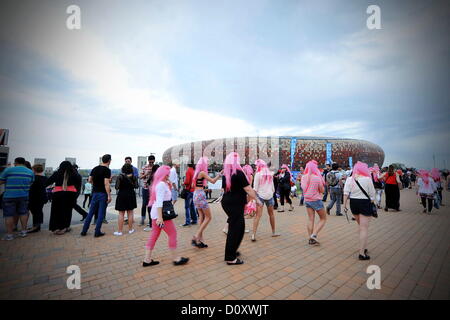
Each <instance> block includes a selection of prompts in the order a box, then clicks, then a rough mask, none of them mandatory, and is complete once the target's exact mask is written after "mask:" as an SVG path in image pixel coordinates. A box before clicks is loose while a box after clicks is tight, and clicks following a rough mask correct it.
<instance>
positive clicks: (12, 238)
mask: <svg viewBox="0 0 450 320" xmlns="http://www.w3.org/2000/svg"><path fill="white" fill-rule="evenodd" d="M2 240H4V241H11V240H14V235H13V234H7V235H5V236H4V237H3V238H2Z"/></svg>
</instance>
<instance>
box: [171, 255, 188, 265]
mask: <svg viewBox="0 0 450 320" xmlns="http://www.w3.org/2000/svg"><path fill="white" fill-rule="evenodd" d="M188 261H189V258H183V257H181V259H180V260H178V261H174V262H173V264H174V265H175V266H181V265H183V264H186V263H188Z"/></svg>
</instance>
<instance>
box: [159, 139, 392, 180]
mask: <svg viewBox="0 0 450 320" xmlns="http://www.w3.org/2000/svg"><path fill="white" fill-rule="evenodd" d="M232 151H235V152H237V153H239V155H240V157H241V163H242V164H254V162H255V160H256V159H258V158H261V159H263V160H265V161H266V162H268V163H269V162H270V163H271V165H272V167H273V168H277V167H279V166H280V165H282V164H288V165H289V166H290V167H291V169H292V170H293V171H298V170H300V168H301V167H304V166H305V165H306V163H307V162H308V161H310V160H316V161H317V162H318V163H319V165H325V164H326V163H332V162H337V163H338V164H339V165H341V166H342V167H347V166H348V167H352V165H353V163H356V162H357V161H363V162H365V163H367V164H368V165H369V166H372V165H373V164H374V163H377V164H378V165H379V166H380V167H381V166H382V165H383V162H384V151H383V149H382V148H381V147H379V146H378V145H376V144H374V143H372V142H369V141H365V140H357V139H343V138H331V137H310V136H282V137H235V138H224V139H215V140H204V141H197V142H191V143H186V144H181V145H177V146H173V147H171V148H169V149H167V150H166V151H165V152H164V154H163V163H164V164H170V163H172V162H173V161H174V160H177V161H179V162H180V163H196V162H197V161H198V159H199V158H200V157H201V156H206V157H208V158H209V160H210V164H211V165H217V166H218V168H220V167H221V165H222V163H223V160H224V159H225V156H226V155H227V154H228V153H230V152H232Z"/></svg>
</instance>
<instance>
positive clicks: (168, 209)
mask: <svg viewBox="0 0 450 320" xmlns="http://www.w3.org/2000/svg"><path fill="white" fill-rule="evenodd" d="M176 217H178V215H177V214H176V212H175V209H174V208H173V204H172V201H163V206H162V218H163V220H164V221H166V220H172V219H175V218H176Z"/></svg>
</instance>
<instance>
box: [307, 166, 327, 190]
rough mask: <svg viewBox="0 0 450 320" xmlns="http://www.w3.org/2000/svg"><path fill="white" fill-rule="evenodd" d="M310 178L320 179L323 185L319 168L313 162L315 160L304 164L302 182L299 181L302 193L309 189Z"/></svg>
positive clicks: (323, 181)
mask: <svg viewBox="0 0 450 320" xmlns="http://www.w3.org/2000/svg"><path fill="white" fill-rule="evenodd" d="M312 176H318V177H320V178H321V180H322V183H323V185H325V180H324V179H323V177H322V175H321V174H320V170H319V167H318V166H317V161H315V160H311V161H309V162H308V163H307V164H306V167H305V172H304V173H303V176H302V181H301V186H302V189H303V190H304V191H305V190H307V189H308V188H309V184H310V182H311V177H312Z"/></svg>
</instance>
